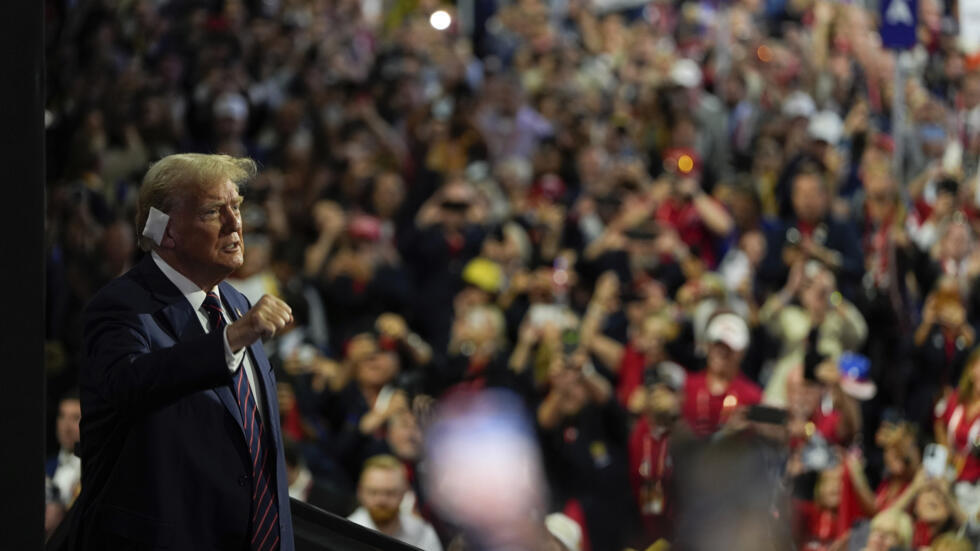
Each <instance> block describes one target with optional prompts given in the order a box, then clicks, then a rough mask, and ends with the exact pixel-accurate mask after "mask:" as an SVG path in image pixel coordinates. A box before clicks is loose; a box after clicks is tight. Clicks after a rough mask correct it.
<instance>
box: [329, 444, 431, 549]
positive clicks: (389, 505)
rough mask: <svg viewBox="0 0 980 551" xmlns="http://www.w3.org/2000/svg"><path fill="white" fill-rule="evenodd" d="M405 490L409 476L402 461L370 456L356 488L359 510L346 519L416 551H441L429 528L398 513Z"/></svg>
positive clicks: (414, 519) (385, 456)
mask: <svg viewBox="0 0 980 551" xmlns="http://www.w3.org/2000/svg"><path fill="white" fill-rule="evenodd" d="M407 491H408V477H407V476H406V474H405V466H404V465H402V463H401V461H399V460H398V459H397V458H396V457H394V456H391V455H376V456H374V457H371V458H370V459H368V460H367V461H365V462H364V468H363V469H362V470H361V479H360V482H358V485H357V500H358V502H359V503H360V507H358V508H357V510H355V511H354V512H353V513H351V515H350V516H349V517H347V518H348V519H349V520H351V521H352V522H356V523H357V524H360V525H361V526H364V527H366V528H370V529H372V530H377V531H378V532H381V533H383V534H386V535H388V536H391V537H393V538H395V539H397V540H399V541H402V542H404V543H407V544H410V545H414V546H416V547H418V548H419V549H423V550H425V551H442V544H441V543H440V542H439V538H438V537H437V536H436V531H435V530H434V529H433V528H432V525H431V524H429V523H428V522H426V521H425V520H423V519H422V518H421V517H419V516H417V515H415V514H413V513H410V512H405V511H402V510H401V508H400V505H401V502H402V499H403V498H404V497H405V493H406V492H407Z"/></svg>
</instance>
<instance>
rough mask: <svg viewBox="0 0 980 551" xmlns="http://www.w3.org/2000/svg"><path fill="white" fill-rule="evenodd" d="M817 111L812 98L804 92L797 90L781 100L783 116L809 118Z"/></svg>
mask: <svg viewBox="0 0 980 551" xmlns="http://www.w3.org/2000/svg"><path fill="white" fill-rule="evenodd" d="M816 110H817V106H816V104H814V103H813V98H811V97H810V94H807V93H806V92H803V91H800V90H797V91H795V92H793V93H792V94H790V95H788V96H786V99H785V100H783V115H784V116H786V117H790V118H796V117H803V118H809V117H810V115H812V114H813V113H815V112H816Z"/></svg>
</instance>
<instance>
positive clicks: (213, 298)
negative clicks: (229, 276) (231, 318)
mask: <svg viewBox="0 0 980 551" xmlns="http://www.w3.org/2000/svg"><path fill="white" fill-rule="evenodd" d="M204 307H205V308H210V309H213V310H217V311H219V312H220V311H221V299H219V298H218V293H215V292H214V291H211V292H210V293H208V296H207V298H205V299H204Z"/></svg>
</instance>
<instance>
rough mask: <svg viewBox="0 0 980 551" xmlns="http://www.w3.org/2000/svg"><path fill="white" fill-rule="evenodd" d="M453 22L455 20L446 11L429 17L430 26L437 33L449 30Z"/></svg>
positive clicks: (434, 13)
mask: <svg viewBox="0 0 980 551" xmlns="http://www.w3.org/2000/svg"><path fill="white" fill-rule="evenodd" d="M452 22H453V18H452V17H451V16H450V15H449V14H448V13H447V12H446V11H445V10H439V11H435V12H432V15H431V16H430V17H429V24H430V25H432V28H433V29H435V30H437V31H444V30H446V29H448V28H449V25H450V24H452Z"/></svg>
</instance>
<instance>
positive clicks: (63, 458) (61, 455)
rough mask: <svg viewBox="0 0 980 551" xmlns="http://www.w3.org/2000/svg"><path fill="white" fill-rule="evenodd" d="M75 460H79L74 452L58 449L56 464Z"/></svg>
mask: <svg viewBox="0 0 980 551" xmlns="http://www.w3.org/2000/svg"><path fill="white" fill-rule="evenodd" d="M76 461H81V459H79V458H78V456H76V455H75V454H73V453H71V452H70V451H68V450H58V464H59V465H64V464H66V463H74V462H76Z"/></svg>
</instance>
